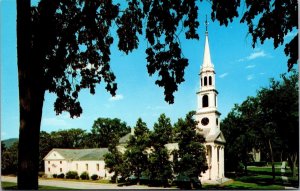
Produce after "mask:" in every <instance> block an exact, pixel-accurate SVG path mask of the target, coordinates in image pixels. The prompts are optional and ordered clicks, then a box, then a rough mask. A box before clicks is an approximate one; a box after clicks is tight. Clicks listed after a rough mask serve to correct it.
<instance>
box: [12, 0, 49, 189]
mask: <svg viewBox="0 0 300 191" xmlns="http://www.w3.org/2000/svg"><path fill="white" fill-rule="evenodd" d="M30 19H31V12H30V0H17V51H18V77H19V102H20V103H19V104H20V105H19V108H20V132H19V152H18V189H20V190H25V189H38V166H39V161H38V160H39V133H40V123H41V117H42V108H43V101H44V94H45V90H44V88H43V85H42V84H43V80H42V75H43V73H42V70H41V66H40V65H39V64H37V62H36V61H35V59H33V53H32V48H31V21H30Z"/></svg>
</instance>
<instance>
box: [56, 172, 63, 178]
mask: <svg viewBox="0 0 300 191" xmlns="http://www.w3.org/2000/svg"><path fill="white" fill-rule="evenodd" d="M64 177H65V174H64V173H61V174H59V175H57V178H64Z"/></svg>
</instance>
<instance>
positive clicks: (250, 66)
mask: <svg viewBox="0 0 300 191" xmlns="http://www.w3.org/2000/svg"><path fill="white" fill-rule="evenodd" d="M246 68H247V69H250V68H255V65H248V66H246Z"/></svg>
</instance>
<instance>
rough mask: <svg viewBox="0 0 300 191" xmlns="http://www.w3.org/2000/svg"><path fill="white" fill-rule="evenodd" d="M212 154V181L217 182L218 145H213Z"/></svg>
mask: <svg viewBox="0 0 300 191" xmlns="http://www.w3.org/2000/svg"><path fill="white" fill-rule="evenodd" d="M211 154H212V157H211V179H212V180H215V179H216V178H217V176H218V161H217V145H212V147H211Z"/></svg>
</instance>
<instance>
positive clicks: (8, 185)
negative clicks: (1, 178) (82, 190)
mask: <svg viewBox="0 0 300 191" xmlns="http://www.w3.org/2000/svg"><path fill="white" fill-rule="evenodd" d="M1 187H2V189H3V190H18V188H17V183H14V182H1ZM39 190H74V189H72V188H63V187H55V186H39Z"/></svg>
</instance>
